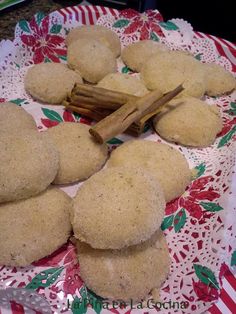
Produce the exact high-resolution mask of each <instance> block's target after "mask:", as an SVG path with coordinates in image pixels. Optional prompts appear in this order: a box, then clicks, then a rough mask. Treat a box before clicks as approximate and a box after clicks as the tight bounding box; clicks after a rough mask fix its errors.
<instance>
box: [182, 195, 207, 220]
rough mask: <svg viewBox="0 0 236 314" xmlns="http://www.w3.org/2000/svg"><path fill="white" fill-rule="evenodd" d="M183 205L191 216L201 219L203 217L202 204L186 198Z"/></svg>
mask: <svg viewBox="0 0 236 314" xmlns="http://www.w3.org/2000/svg"><path fill="white" fill-rule="evenodd" d="M183 207H184V208H185V209H186V210H187V211H188V212H189V215H190V216H191V217H194V218H196V219H200V218H201V217H202V214H203V211H202V208H201V206H200V205H198V204H196V203H194V202H192V201H190V200H188V199H186V200H184V204H183Z"/></svg>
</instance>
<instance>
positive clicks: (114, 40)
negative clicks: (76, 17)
mask: <svg viewBox="0 0 236 314" xmlns="http://www.w3.org/2000/svg"><path fill="white" fill-rule="evenodd" d="M84 38H85V39H96V40H98V41H99V42H101V43H102V44H103V45H105V46H107V47H108V48H109V49H110V50H111V51H112V52H113V53H114V56H115V57H119V55H120V50H121V45H120V39H119V37H118V36H117V34H116V33H115V32H113V31H112V30H110V29H108V28H106V27H104V26H101V25H83V26H79V27H76V28H74V29H72V30H71V31H70V32H69V34H68V35H67V37H66V44H67V46H69V45H71V44H72V43H73V42H75V41H76V40H78V39H84Z"/></svg>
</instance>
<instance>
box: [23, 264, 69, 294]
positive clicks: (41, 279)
mask: <svg viewBox="0 0 236 314" xmlns="http://www.w3.org/2000/svg"><path fill="white" fill-rule="evenodd" d="M62 271H63V267H59V268H57V267H56V268H49V269H46V270H44V271H42V272H41V273H39V274H37V275H36V276H35V277H34V278H33V279H32V281H31V282H30V283H29V284H28V285H27V286H26V287H25V288H26V289H33V290H35V289H38V288H46V287H49V286H50V285H52V284H53V283H54V282H55V281H56V280H57V279H58V277H59V276H60V274H61V272H62Z"/></svg>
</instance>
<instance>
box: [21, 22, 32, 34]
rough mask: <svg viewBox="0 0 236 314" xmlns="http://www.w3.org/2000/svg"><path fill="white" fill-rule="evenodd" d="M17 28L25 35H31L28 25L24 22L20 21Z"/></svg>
mask: <svg viewBox="0 0 236 314" xmlns="http://www.w3.org/2000/svg"><path fill="white" fill-rule="evenodd" d="M19 26H20V28H21V29H22V31H24V32H25V33H31V31H30V28H29V24H28V22H27V21H26V20H20V21H19Z"/></svg>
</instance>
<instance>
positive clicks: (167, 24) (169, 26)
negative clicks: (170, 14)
mask: <svg viewBox="0 0 236 314" xmlns="http://www.w3.org/2000/svg"><path fill="white" fill-rule="evenodd" d="M159 24H160V26H161V27H163V28H164V29H166V30H172V31H176V30H178V29H179V27H178V26H177V25H175V24H174V23H173V22H171V21H167V22H159Z"/></svg>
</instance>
